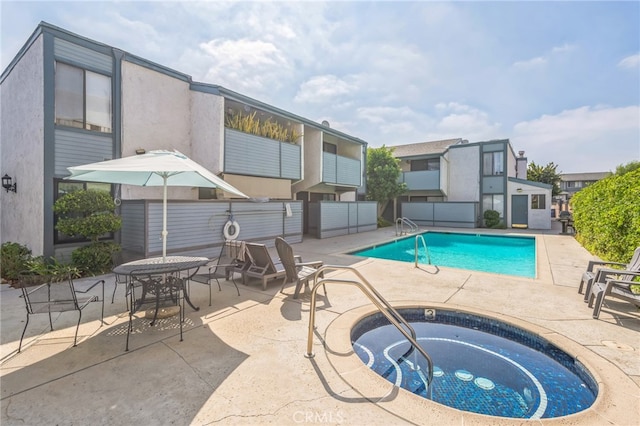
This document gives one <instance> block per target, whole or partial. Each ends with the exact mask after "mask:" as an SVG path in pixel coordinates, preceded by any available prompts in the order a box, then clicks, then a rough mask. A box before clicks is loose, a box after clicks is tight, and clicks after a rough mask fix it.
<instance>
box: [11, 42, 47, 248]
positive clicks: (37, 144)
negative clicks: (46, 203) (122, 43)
mask: <svg viewBox="0 0 640 426" xmlns="http://www.w3.org/2000/svg"><path fill="white" fill-rule="evenodd" d="M43 80H44V67H43V38H42V36H40V37H39V38H38V39H37V40H35V42H34V43H33V44H32V45H31V47H30V48H29V50H28V51H27V52H25V54H24V56H22V58H21V59H20V61H19V62H18V63H17V64H16V66H15V68H14V69H13V70H12V71H11V73H10V74H9V75H8V76H7V77H6V78H5V79H4V81H2V84H1V85H0V100H1V103H0V108H1V109H2V114H1V116H2V119H1V122H0V140H1V141H2V151H1V152H0V158H1V159H2V160H1V164H2V166H1V168H0V171H1V173H2V175H3V176H4V174H5V173H6V174H8V175H9V176H11V177H12V178H13V181H14V182H16V183H17V185H18V192H17V193H13V192H9V193H7V192H6V191H4V189H0V206H1V208H0V222H1V227H0V240H1V241H2V242H6V241H12V242H17V243H20V244H25V245H26V246H27V247H29V248H30V249H31V250H32V252H33V254H34V255H41V254H43V233H44V214H43V200H44V186H43V167H44V134H43V121H44V111H43V105H44V84H43Z"/></svg>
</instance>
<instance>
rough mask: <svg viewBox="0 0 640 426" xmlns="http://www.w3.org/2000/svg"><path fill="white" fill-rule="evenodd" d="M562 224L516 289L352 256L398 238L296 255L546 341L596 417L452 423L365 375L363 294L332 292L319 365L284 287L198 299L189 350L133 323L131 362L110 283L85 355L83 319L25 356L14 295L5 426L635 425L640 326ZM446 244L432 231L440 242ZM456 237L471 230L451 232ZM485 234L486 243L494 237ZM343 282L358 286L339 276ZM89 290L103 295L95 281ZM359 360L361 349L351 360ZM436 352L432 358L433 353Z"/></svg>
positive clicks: (323, 317)
mask: <svg viewBox="0 0 640 426" xmlns="http://www.w3.org/2000/svg"><path fill="white" fill-rule="evenodd" d="M558 227H559V223H557V222H554V229H553V230H551V231H548V232H538V231H527V230H504V231H492V232H498V233H517V234H535V235H536V236H537V240H538V244H537V256H538V276H537V278H536V279H526V278H515V277H508V276H503V275H495V274H488V273H481V272H472V271H464V270H459V269H452V268H445V267H440V268H439V269H438V270H436V269H435V268H430V267H422V268H417V269H416V268H414V265H413V264H412V263H406V264H405V263H398V262H389V261H384V260H378V259H366V258H359V257H354V256H350V255H347V254H344V253H345V252H347V251H349V250H353V249H356V248H361V247H365V246H367V245H369V244H371V243H373V242H379V241H382V240H386V239H390V238H392V237H393V236H394V230H393V229H391V228H387V229H381V230H378V231H373V232H367V233H362V234H354V235H348V236H343V237H334V238H329V239H324V240H316V239H313V238H306V239H305V241H304V242H303V243H301V244H293V249H294V251H295V253H296V254H301V255H302V256H303V259H304V260H323V261H324V262H325V264H338V265H351V266H354V267H356V268H357V269H358V270H359V271H360V272H361V273H362V274H363V275H364V276H365V277H366V278H367V280H369V281H370V282H371V283H372V284H373V285H375V286H376V288H377V289H378V291H379V292H380V293H381V294H382V295H383V296H384V297H385V298H386V299H387V300H388V301H390V302H391V303H392V304H393V305H394V306H400V305H414V304H420V305H433V306H436V307H447V308H449V307H451V308H459V309H463V310H469V311H473V312H481V313H487V314H491V315H496V316H498V317H500V318H502V319H505V320H507V321H510V322H513V323H516V324H519V325H523V326H525V327H527V328H529V329H532V330H533V331H535V332H537V333H540V334H541V335H543V337H545V338H547V339H548V340H551V341H552V342H554V343H557V344H559V345H560V346H561V347H562V348H563V349H565V350H566V351H568V352H569V353H572V354H574V355H576V356H577V357H578V358H579V359H580V360H581V361H582V362H583V363H584V364H585V365H586V366H587V367H588V368H589V369H590V371H592V373H593V374H594V376H595V377H596V379H597V380H598V382H599V386H600V392H599V396H598V399H597V400H596V402H595V403H594V405H593V406H592V407H591V408H589V409H588V410H585V411H583V412H581V413H578V414H575V415H572V416H566V417H561V418H556V419H543V420H536V421H526V420H521V419H520V420H518V419H504V418H492V417H488V416H481V415H477V414H472V413H468V412H462V411H458V410H454V409H451V408H448V407H444V406H441V405H439V404H436V403H433V402H431V401H427V400H424V399H419V398H418V397H415V396H414V395H411V394H408V393H407V392H405V391H402V390H398V389H395V388H394V387H393V386H392V385H391V383H387V382H386V381H384V380H383V379H380V380H378V379H376V378H372V376H371V374H373V373H371V372H369V371H365V370H364V367H363V366H361V365H359V364H356V363H354V361H353V356H352V355H351V354H349V353H346V352H344V351H343V350H344V345H345V341H347V340H348V329H349V327H350V324H351V323H352V322H351V321H352V319H354V318H357V317H358V316H359V315H360V314H361V313H362V312H363V311H364V310H368V308H367V306H370V303H369V302H368V300H367V299H366V297H365V296H363V295H362V294H361V293H360V292H359V291H358V290H357V289H355V288H354V287H350V286H340V285H331V284H329V285H327V290H328V298H325V297H324V292H323V291H322V290H320V291H319V295H320V296H319V298H318V310H317V314H316V324H317V333H316V335H315V336H314V346H313V347H314V352H315V357H314V358H312V359H308V358H305V356H304V354H305V352H306V343H307V327H308V323H309V297H308V293H305V294H303V295H301V297H300V299H298V300H294V299H293V288H292V287H286V288H285V291H284V294H282V293H280V292H279V290H280V285H281V282H280V281H278V282H272V283H271V284H270V285H269V287H268V288H267V290H266V291H262V290H261V286H260V284H259V283H258V282H257V281H252V282H250V283H249V285H247V286H244V285H241V284H240V285H239V288H240V296H238V295H237V293H236V291H235V288H234V287H233V284H232V283H230V282H224V281H223V282H222V283H223V286H222V291H220V292H219V291H218V289H217V287H214V288H213V305H212V306H211V307H209V306H207V305H208V294H207V291H208V289H207V287H206V286H204V285H200V284H197V283H193V284H192V285H191V295H192V296H191V298H192V300H194V301H195V302H196V303H197V304H199V306H200V310H199V311H193V310H192V309H190V308H189V307H187V308H186V315H187V318H186V322H185V333H184V341H182V342H180V341H179V329H178V322H177V317H173V318H168V319H163V320H159V321H158V324H156V326H154V327H152V328H150V327H149V326H148V320H145V319H144V318H142V317H140V318H139V319H137V320H135V321H134V332H133V333H132V335H131V340H130V349H131V350H130V351H129V352H125V351H124V347H125V338H126V332H127V324H128V315H127V313H126V306H125V300H124V294H123V292H124V290H123V288H122V286H121V287H120V288H119V289H118V293H117V294H116V301H115V303H114V304H111V303H110V296H111V293H110V291H111V290H112V289H113V285H114V284H113V281H114V280H113V276H112V275H106V276H104V278H105V279H106V280H107V288H106V290H105V291H106V294H108V296H109V297H108V301H107V303H106V304H105V324H104V325H103V326H102V327H100V321H99V316H100V305H99V304H93V306H90V307H88V308H87V309H85V311H84V312H83V315H82V318H83V319H82V321H83V323H82V325H81V326H80V333H79V336H78V340H79V343H78V346H77V347H75V348H73V347H72V344H73V333H74V329H75V322H76V321H77V316H76V315H75V314H74V313H63V314H56V315H55V316H54V320H55V323H54V328H55V331H53V332H50V331H49V326H48V319H47V318H46V315H39V316H34V317H33V318H32V319H31V320H30V324H29V328H28V329H27V334H26V336H25V342H24V344H23V350H22V352H21V353H20V354H17V353H16V349H17V347H18V341H19V339H20V333H21V332H22V328H23V327H24V321H25V316H26V315H25V311H24V309H25V308H24V303H23V301H22V300H21V299H20V298H19V295H20V291H19V290H16V289H13V288H11V287H9V286H8V285H2V286H1V288H0V290H1V293H0V296H1V311H0V315H1V318H0V319H1V330H0V331H1V334H0V337H1V342H0V343H1V346H0V357H1V358H0V391H1V408H2V413H1V417H0V423H1V424H2V425H3V426H8V425H41V424H56V425H99V424H104V425H120V424H140V425H165V424H174V425H189V424H193V425H209V424H243V425H245V424H246V425H258V424H269V423H273V424H278V425H296V424H327V423H328V424H348V425H374V424H380V425H390V424H425V425H431V424H434V425H436V424H437V425H462V424H464V425H473V424H478V425H480V424H491V425H501V424H504V425H511V424H513V425H515V424H523V423H536V424H549V425H561V424H562V425H568V424H580V425H592V424H593V425H623V426H626V425H636V424H638V418H639V416H640V356H639V352H640V312H639V311H638V310H637V309H635V308H634V307H633V306H632V305H630V304H628V303H623V302H615V301H614V300H613V299H612V301H611V302H609V301H608V300H607V302H606V303H605V306H604V307H603V310H602V313H601V315H600V319H599V320H595V319H593V318H592V317H591V309H589V308H588V307H587V305H586V304H585V303H584V302H583V300H582V299H583V296H582V295H580V294H578V293H577V288H578V284H579V281H580V277H581V274H582V272H583V271H584V269H585V268H586V265H587V263H588V261H589V260H591V259H593V256H591V255H590V254H589V253H588V252H587V251H586V250H585V249H584V248H582V247H581V246H580V245H579V244H578V243H577V242H576V241H575V239H574V238H573V237H571V236H566V235H559V228H558ZM428 229H429V230H433V228H428ZM447 231H451V232H465V230H457V229H447ZM485 231H486V230H473V232H485ZM337 274H345V272H338V273H337ZM87 281H91V280H87ZM347 351H348V350H347ZM427 351H428V349H427Z"/></svg>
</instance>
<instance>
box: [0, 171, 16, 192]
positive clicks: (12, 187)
mask: <svg viewBox="0 0 640 426" xmlns="http://www.w3.org/2000/svg"><path fill="white" fill-rule="evenodd" d="M12 180H13V179H11V176H9V175H8V174H6V173H5V175H4V176H2V187H3V188H4V189H6V190H7V192H9V191H13V192H18V184H17V183H14V184H12V183H11V181H12Z"/></svg>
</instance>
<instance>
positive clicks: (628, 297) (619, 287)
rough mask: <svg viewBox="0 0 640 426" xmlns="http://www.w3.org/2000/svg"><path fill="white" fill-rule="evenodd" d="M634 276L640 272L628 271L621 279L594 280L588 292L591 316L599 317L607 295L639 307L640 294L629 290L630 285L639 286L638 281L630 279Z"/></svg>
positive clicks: (639, 275) (639, 274) (638, 275)
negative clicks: (591, 309) (591, 310)
mask: <svg viewBox="0 0 640 426" xmlns="http://www.w3.org/2000/svg"><path fill="white" fill-rule="evenodd" d="M634 277H640V272H629V273H627V274H625V275H624V276H623V279H609V280H606V282H595V283H594V284H593V286H592V288H591V293H590V294H589V307H590V308H591V307H592V306H593V318H595V319H598V318H599V317H600V310H601V309H602V305H603V303H604V300H605V298H607V297H614V298H617V299H622V300H625V301H627V302H631V303H632V304H634V305H635V306H637V307H639V308H640V294H638V293H634V292H633V291H631V286H632V285H637V286H640V282H638V281H632V280H633V278H634ZM594 302H595V304H594Z"/></svg>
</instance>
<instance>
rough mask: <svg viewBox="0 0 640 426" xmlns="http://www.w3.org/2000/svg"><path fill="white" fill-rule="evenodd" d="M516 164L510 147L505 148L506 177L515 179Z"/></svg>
mask: <svg viewBox="0 0 640 426" xmlns="http://www.w3.org/2000/svg"><path fill="white" fill-rule="evenodd" d="M516 165H517V162H516V156H515V155H514V153H513V150H512V149H511V148H510V147H507V168H506V170H505V171H506V172H507V176H508V177H516V175H517V167H516Z"/></svg>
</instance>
